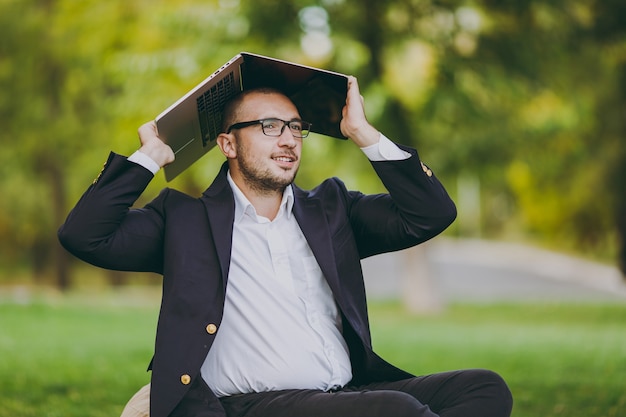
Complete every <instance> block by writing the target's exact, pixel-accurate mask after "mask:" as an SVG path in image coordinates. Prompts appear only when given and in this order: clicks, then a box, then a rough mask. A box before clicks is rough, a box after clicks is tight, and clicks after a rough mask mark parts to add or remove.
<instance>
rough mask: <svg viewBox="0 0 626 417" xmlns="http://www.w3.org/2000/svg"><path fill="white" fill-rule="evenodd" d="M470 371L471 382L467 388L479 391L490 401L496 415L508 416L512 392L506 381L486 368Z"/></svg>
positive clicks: (511, 403)
mask: <svg viewBox="0 0 626 417" xmlns="http://www.w3.org/2000/svg"><path fill="white" fill-rule="evenodd" d="M468 372H469V373H470V375H469V376H470V378H471V381H472V382H471V384H469V386H468V389H471V390H474V392H477V393H478V392H480V395H481V396H482V397H483V398H485V399H488V400H489V401H490V402H491V403H492V407H493V408H492V410H494V411H495V410H497V411H499V412H498V413H496V415H502V416H508V415H510V414H511V410H512V408H513V394H512V393H511V390H510V389H509V386H508V385H507V383H506V381H505V380H504V379H503V378H502V377H501V376H500V375H499V374H497V373H496V372H493V371H490V370H487V369H474V370H471V371H468Z"/></svg>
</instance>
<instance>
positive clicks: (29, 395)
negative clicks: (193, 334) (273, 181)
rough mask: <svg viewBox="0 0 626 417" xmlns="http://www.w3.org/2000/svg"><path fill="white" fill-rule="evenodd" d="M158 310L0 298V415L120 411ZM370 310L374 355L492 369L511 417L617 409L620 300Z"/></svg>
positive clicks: (417, 365) (622, 334) (623, 311)
mask: <svg viewBox="0 0 626 417" xmlns="http://www.w3.org/2000/svg"><path fill="white" fill-rule="evenodd" d="M140 292H141V291H140ZM158 307H159V306H158V294H156V293H155V292H154V290H150V292H149V295H148V296H143V295H142V296H129V295H128V294H127V293H126V292H124V293H120V294H115V293H111V292H107V293H106V294H104V295H102V296H98V297H84V296H81V295H79V294H73V295H71V296H63V297H61V296H58V297H55V298H49V297H46V298H45V299H43V298H42V299H39V300H36V299H35V300H31V301H29V302H27V303H24V302H23V303H15V302H12V301H7V300H5V301H3V302H0V417H35V416H36V417H53V416H59V417H61V416H63V417H73V416H76V417H78V416H80V417H92V416H93V417H100V416H102V417H104V416H107V417H110V416H117V415H119V414H120V412H121V410H122V408H123V406H124V404H125V402H126V401H127V400H128V398H129V397H130V396H131V395H132V394H133V393H134V392H135V391H136V390H137V389H138V388H139V387H140V386H142V385H143V384H145V383H147V382H148V380H149V374H148V373H146V372H145V369H146V367H147V365H148V362H149V360H150V357H151V355H152V344H153V340H154V328H155V324H156V318H157V313H158ZM370 315H371V317H372V333H373V338H374V347H375V348H376V350H377V351H378V353H379V354H381V356H383V357H384V358H386V359H388V360H389V361H391V362H392V363H394V364H396V365H398V366H400V367H403V368H405V369H407V370H409V371H411V372H414V373H417V374H423V373H431V372H438V371H444V370H450V369H459V368H475V367H480V368H488V369H492V370H495V371H497V372H499V373H500V374H501V375H502V376H503V377H504V378H505V379H506V380H507V381H508V383H509V385H510V387H511V390H512V391H513V395H514V397H515V406H514V411H513V416H515V417H549V416H567V417H583V416H584V417H595V416H598V417H600V416H602V417H609V416H615V417H617V416H624V415H626V305H587V304H579V305H545V304H507V305H490V306H477V305H455V306H450V307H449V308H448V310H447V311H446V312H445V313H444V314H441V315H437V316H432V317H414V316H410V315H408V314H406V313H404V312H403V311H402V309H401V308H400V306H398V305H397V304H394V303H372V305H371V307H370ZM390 417H392V416H390Z"/></svg>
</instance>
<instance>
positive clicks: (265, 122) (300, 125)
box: [226, 118, 311, 138]
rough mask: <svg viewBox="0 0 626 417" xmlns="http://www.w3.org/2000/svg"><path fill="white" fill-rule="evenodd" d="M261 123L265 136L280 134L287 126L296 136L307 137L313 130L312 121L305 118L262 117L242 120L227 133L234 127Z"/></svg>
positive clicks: (240, 127)
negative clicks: (247, 120) (246, 120)
mask: <svg viewBox="0 0 626 417" xmlns="http://www.w3.org/2000/svg"><path fill="white" fill-rule="evenodd" d="M254 125H261V128H262V129H263V134H265V136H280V135H282V134H283V131H284V130H285V126H289V130H290V131H291V134H292V135H293V136H294V137H295V138H306V137H307V136H309V132H310V131H311V123H309V122H305V121H304V120H289V121H287V120H281V119H276V118H272V119H261V120H252V121H250V122H240V123H235V124H233V125H231V126H230V127H229V128H228V130H227V131H226V133H230V131H231V130H233V129H243V128H244V127H248V126H254Z"/></svg>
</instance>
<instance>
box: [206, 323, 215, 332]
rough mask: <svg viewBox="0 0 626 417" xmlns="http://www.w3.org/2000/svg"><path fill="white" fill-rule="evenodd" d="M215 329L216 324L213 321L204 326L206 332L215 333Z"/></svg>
mask: <svg viewBox="0 0 626 417" xmlns="http://www.w3.org/2000/svg"><path fill="white" fill-rule="evenodd" d="M216 331H217V326H216V325H215V324H213V323H210V324H209V325H207V326H206V332H207V333H208V334H215V332H216Z"/></svg>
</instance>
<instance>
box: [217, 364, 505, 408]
mask: <svg viewBox="0 0 626 417" xmlns="http://www.w3.org/2000/svg"><path fill="white" fill-rule="evenodd" d="M220 401H221V403H222V406H223V407H224V409H225V410H226V413H227V415H228V417H508V416H509V415H510V414H511V408H512V405H513V399H512V396H511V392H510V391H509V389H508V387H507V385H506V383H505V382H504V380H503V379H502V378H501V377H500V376H499V375H497V374H495V373H493V372H491V371H486V370H482V369H473V370H462V371H453V372H445V373H439V374H433V375H427V376H420V377H415V378H410V379H406V380H402V381H397V382H381V383H374V384H369V385H364V386H347V387H344V388H343V389H341V390H338V391H335V392H323V391H318V390H285V391H272V392H264V393H254V394H242V395H235V396H232V397H225V398H222V399H220Z"/></svg>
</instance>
